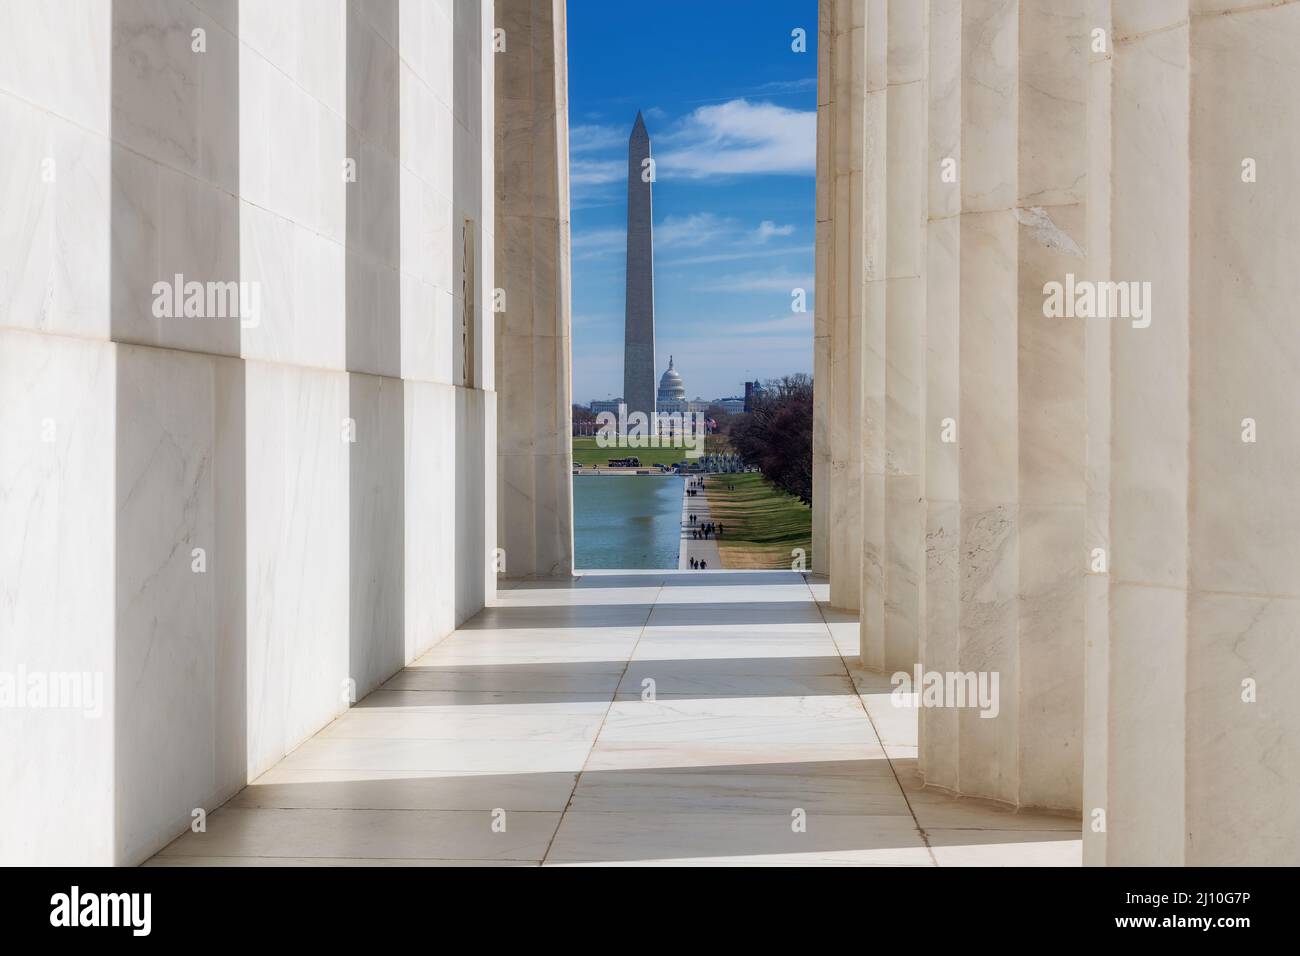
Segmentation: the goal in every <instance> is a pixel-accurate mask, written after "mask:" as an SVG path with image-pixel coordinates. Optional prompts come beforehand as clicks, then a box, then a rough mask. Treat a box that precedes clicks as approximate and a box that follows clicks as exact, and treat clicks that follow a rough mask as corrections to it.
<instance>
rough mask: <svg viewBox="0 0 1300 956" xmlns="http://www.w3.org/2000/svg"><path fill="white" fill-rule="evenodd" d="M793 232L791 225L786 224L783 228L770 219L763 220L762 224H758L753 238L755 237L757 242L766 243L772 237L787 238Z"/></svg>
mask: <svg viewBox="0 0 1300 956" xmlns="http://www.w3.org/2000/svg"><path fill="white" fill-rule="evenodd" d="M793 232H794V224H793V223H787V224H786V225H784V226H778V225H777V224H776V223H774V222H773V221H772V220H771V219H764V220H763V221H762V222H760V223H759V224H758V229H757V230H756V232H755V236H756V237H757V239H758V241H759V242H767V240H769V239H771V238H772V237H773V236H788V235H791V234H792V233H793Z"/></svg>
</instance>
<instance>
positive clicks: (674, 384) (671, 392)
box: [655, 355, 690, 415]
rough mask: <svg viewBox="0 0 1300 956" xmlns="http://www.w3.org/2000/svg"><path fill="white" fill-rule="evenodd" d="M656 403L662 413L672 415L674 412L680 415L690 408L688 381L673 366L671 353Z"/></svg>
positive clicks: (661, 379)
mask: <svg viewBox="0 0 1300 956" xmlns="http://www.w3.org/2000/svg"><path fill="white" fill-rule="evenodd" d="M655 405H656V407H657V409H658V411H659V414H661V415H664V414H667V415H671V414H673V413H674V412H675V413H677V414H679V415H680V414H682V413H684V412H687V411H689V410H690V409H689V408H688V407H687V406H688V402H687V401H686V383H685V382H683V381H682V377H681V375H680V374H679V373H678V372H677V369H676V368H674V367H673V357H672V356H671V355H670V356H668V371H666V372H664V374H663V377H662V378H660V379H659V394H658V395H657V396H656V400H655Z"/></svg>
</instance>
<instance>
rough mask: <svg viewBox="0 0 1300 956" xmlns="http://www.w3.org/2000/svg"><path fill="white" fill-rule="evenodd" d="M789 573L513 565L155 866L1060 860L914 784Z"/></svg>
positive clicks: (812, 600) (820, 599)
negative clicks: (560, 572) (527, 578)
mask: <svg viewBox="0 0 1300 956" xmlns="http://www.w3.org/2000/svg"><path fill="white" fill-rule="evenodd" d="M825 599H826V586H825V584H824V583H823V582H819V581H817V580H816V579H807V578H806V577H805V576H803V575H800V574H797V573H794V572H784V571H772V572H764V571H703V572H691V571H688V572H672V571H656V572H609V573H589V574H586V575H584V576H583V577H582V578H580V579H577V580H574V581H571V582H563V583H553V582H545V583H538V582H526V583H524V582H519V583H507V584H505V585H503V590H501V592H500V593H499V594H498V597H497V598H496V600H495V601H494V602H493V605H492V606H491V607H488V608H486V609H485V610H484V611H483V612H482V613H480V614H479V615H478V616H477V617H475V618H473V619H472V620H471V621H469V622H467V623H466V624H465V626H463V627H462V628H461V629H459V630H458V631H456V632H455V633H454V634H452V635H451V636H449V637H448V638H446V639H445V640H443V641H442V642H441V643H439V644H438V645H437V646H436V647H434V648H433V649H432V650H430V651H429V652H428V653H427V654H425V655H424V656H423V657H422V658H420V659H419V660H418V661H416V662H415V663H413V664H412V665H411V666H409V667H407V668H405V669H404V670H402V671H401V672H400V673H398V674H396V675H395V676H394V677H393V678H392V679H390V680H389V681H388V682H387V683H385V684H384V685H383V687H382V688H380V689H379V690H377V691H375V692H374V693H372V694H371V695H369V696H368V697H366V698H365V699H364V700H362V701H360V702H359V703H358V704H357V705H356V706H355V707H353V708H352V709H351V710H349V711H348V712H347V713H346V714H344V715H343V716H341V717H340V718H338V719H337V720H335V721H334V722H333V723H331V724H330V725H329V726H327V727H326V728H324V729H323V730H321V731H320V732H319V733H317V734H316V735H315V736H314V737H312V738H311V739H310V740H308V741H306V742H305V743H304V744H302V746H300V747H299V748H298V749H297V750H295V751H294V752H293V753H291V754H289V755H288V756H287V757H285V758H284V760H282V761H281V762H280V763H279V764H278V765H277V766H275V767H274V768H272V769H271V770H270V771H268V772H267V773H266V774H264V775H263V776H262V777H260V778H259V779H258V780H256V781H255V782H254V783H252V784H251V785H250V786H248V787H246V788H245V789H244V790H243V791H241V792H240V793H239V794H238V795H236V796H235V797H234V798H233V799H232V800H230V801H229V802H228V803H227V804H226V805H225V806H223V807H221V808H220V809H219V810H217V811H216V812H214V813H212V814H211V815H210V816H209V817H208V820H207V831H206V832H205V833H192V832H189V833H186V834H185V835H184V836H182V837H180V838H179V839H177V840H176V841H175V842H173V843H172V844H171V845H169V846H168V847H166V848H165V849H164V850H163V851H162V852H161V853H160V854H159V855H158V856H156V857H154V858H153V859H152V860H150V861H149V864H150V865H190V866H205V865H223V866H231V865H234V866H239V865H272V866H274V865H301V864H312V865H322V866H350V865H385V866H437V865H516V866H530V865H531V866H535V865H538V864H544V865H548V866H550V865H555V866H561V865H582V864H607V865H619V864H622V865H658V864H690V865H697V864H725V865H746V864H785V865H881V866H884V865H890V866H893V865H898V866H936V865H937V866H961V865H984V866H1000V865H1064V866H1076V865H1078V864H1079V863H1080V842H1079V821H1078V819H1077V818H1074V819H1070V818H1067V817H1057V816H1051V815H1045V814H1031V813H1017V812H1013V811H1010V810H1008V809H1006V808H1003V807H1000V806H996V805H991V804H983V803H980V802H977V801H969V800H958V799H955V798H952V797H948V796H945V795H943V794H939V793H934V792H930V791H925V790H923V789H921V787H920V785H919V783H918V781H917V778H916V773H915V770H914V763H915V757H916V711H915V710H912V709H902V708H897V707H894V706H892V705H891V703H890V699H889V693H888V691H889V685H888V681H887V680H886V679H885V678H883V677H882V676H881V675H873V674H869V673H867V672H864V671H861V670H860V669H859V668H858V667H857V665H856V663H855V662H856V654H857V624H856V621H855V620H854V619H852V618H850V617H847V616H845V615H842V614H838V613H836V612H834V611H833V610H831V609H830V608H828V607H827V606H825Z"/></svg>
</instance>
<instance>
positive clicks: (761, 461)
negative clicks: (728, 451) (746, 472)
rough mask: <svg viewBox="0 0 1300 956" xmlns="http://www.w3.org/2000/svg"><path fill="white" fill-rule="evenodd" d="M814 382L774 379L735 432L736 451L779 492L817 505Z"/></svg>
mask: <svg viewBox="0 0 1300 956" xmlns="http://www.w3.org/2000/svg"><path fill="white" fill-rule="evenodd" d="M812 431H813V382H812V378H811V377H810V376H808V375H804V374H802V373H800V374H796V375H786V376H783V377H782V378H777V379H770V380H769V381H768V382H767V383H766V384H765V385H764V388H763V390H762V391H761V392H760V393H759V394H758V395H757V396H756V397H755V398H754V399H753V400H752V401H751V403H750V411H749V412H748V413H747V414H745V415H741V416H738V417H737V419H736V421H735V423H734V424H733V425H732V427H731V444H732V447H733V448H735V449H736V451H737V452H739V453H740V456H741V457H742V458H743V459H744V460H745V462H746V463H747V464H750V465H755V466H757V467H758V469H759V471H761V472H762V473H763V477H765V478H767V480H768V481H770V482H772V484H774V485H776V487H778V488H780V489H782V490H783V491H786V492H788V493H789V494H792V495H794V496H795V497H797V498H798V499H799V500H800V501H802V502H803V503H804V504H809V505H810V504H812Z"/></svg>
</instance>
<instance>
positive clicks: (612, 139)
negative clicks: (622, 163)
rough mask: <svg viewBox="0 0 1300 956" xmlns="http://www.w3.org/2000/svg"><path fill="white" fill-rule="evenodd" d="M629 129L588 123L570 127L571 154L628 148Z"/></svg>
mask: <svg viewBox="0 0 1300 956" xmlns="http://www.w3.org/2000/svg"><path fill="white" fill-rule="evenodd" d="M630 129H631V127H630V126H629V128H628V129H619V128H618V127H617V126H601V125H600V124H597V123H587V124H582V125H578V126H570V127H569V153H570V155H573V154H575V153H590V152H595V151H598V150H606V149H617V148H619V147H622V148H624V149H626V148H627V139H628V135H629V130H630Z"/></svg>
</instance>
